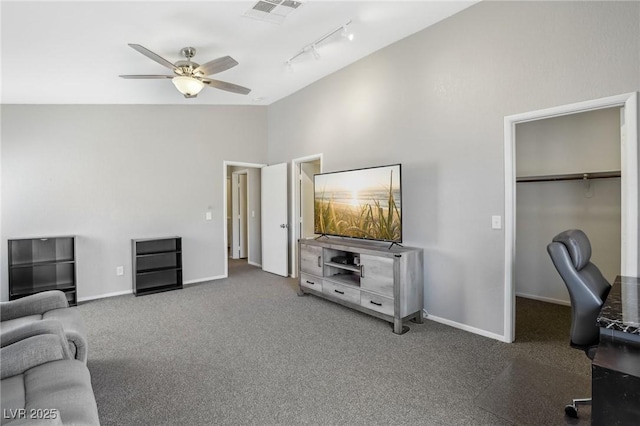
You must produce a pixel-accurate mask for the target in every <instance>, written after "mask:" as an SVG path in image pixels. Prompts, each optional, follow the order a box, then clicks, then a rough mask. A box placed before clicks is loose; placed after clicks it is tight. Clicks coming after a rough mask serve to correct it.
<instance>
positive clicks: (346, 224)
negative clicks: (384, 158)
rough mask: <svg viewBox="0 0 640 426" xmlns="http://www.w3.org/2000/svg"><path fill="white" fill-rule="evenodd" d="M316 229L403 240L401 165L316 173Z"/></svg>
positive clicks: (373, 237)
mask: <svg viewBox="0 0 640 426" xmlns="http://www.w3.org/2000/svg"><path fill="white" fill-rule="evenodd" d="M314 196H315V200H314V202H315V208H314V214H315V232H316V233H317V234H324V235H340V236H346V237H353V238H365V239H374V240H384V241H395V242H401V241H402V220H401V217H402V216H401V205H400V203H401V201H400V166H399V165H396V166H388V167H380V168H372V169H361V170H351V171H348V172H340V173H328V174H322V175H316V176H315V195H314Z"/></svg>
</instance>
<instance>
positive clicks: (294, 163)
mask: <svg viewBox="0 0 640 426" xmlns="http://www.w3.org/2000/svg"><path fill="white" fill-rule="evenodd" d="M316 160H317V161H320V173H322V172H323V166H322V163H323V162H322V154H321V153H320V154H312V155H307V156H305V157H298V158H294V159H293V160H291V170H292V173H291V222H292V223H294V224H295V226H294V227H293V228H294V231H293V232H291V242H290V246H291V250H289V252H290V253H291V255H290V260H289V265H291V266H290V268H291V271H289V275H290V276H291V277H292V278H297V276H298V244H297V242H298V239H299V238H300V227H299V226H298V225H299V223H298V217H299V216H300V215H299V212H300V206H299V203H300V199H299V198H300V197H298V194H299V192H300V170H299V167H298V166H299V165H300V163H310V162H312V161H316Z"/></svg>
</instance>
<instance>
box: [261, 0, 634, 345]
mask: <svg viewBox="0 0 640 426" xmlns="http://www.w3.org/2000/svg"><path fill="white" fill-rule="evenodd" d="M639 16H640V3H637V2H620V3H618V2H603V3H592V2H549V3H545V2H481V3H479V4H477V5H474V6H472V7H470V8H468V9H466V10H465V11H463V12H461V13H459V14H457V15H454V16H453V17H451V18H449V19H447V20H445V21H443V22H441V23H439V24H436V25H435V26H433V27H430V28H428V29H426V30H424V31H422V32H419V33H417V34H415V35H413V36H411V37H408V38H406V39H404V40H402V41H400V42H398V43H395V44H393V45H391V46H389V47H387V48H385V49H383V50H381V51H379V52H377V53H375V54H373V55H370V56H368V57H366V58H364V59H362V60H361V61H359V62H357V63H356V64H354V65H352V66H349V67H347V68H344V69H342V70H341V71H339V72H337V73H335V74H333V75H331V76H328V77H326V78H325V79H323V80H321V81H319V82H317V83H315V84H313V85H311V86H308V87H307V88H305V89H303V90H301V91H299V92H297V93H295V94H293V95H291V96H289V97H288V98H285V99H284V100H281V101H279V102H277V103H275V104H273V105H271V106H270V107H269V111H268V117H269V150H268V161H269V162H270V163H276V162H282V161H288V160H289V159H291V158H296V157H302V156H305V155H310V154H312V153H317V152H318V151H319V149H320V150H321V151H322V153H323V154H324V157H323V161H324V165H323V166H324V170H325V171H334V170H340V169H350V168H355V167H364V166H373V165H381V164H390V163H396V162H400V163H402V166H403V168H402V172H403V184H404V185H403V219H404V239H405V242H406V244H407V245H415V246H419V247H423V248H424V249H425V306H426V309H427V311H428V312H429V314H431V315H433V316H437V317H440V318H443V319H446V320H449V321H453V322H456V323H458V324H460V325H462V326H465V327H469V328H472V329H476V330H479V331H481V332H486V333H493V334H496V335H500V336H501V335H503V332H504V330H503V326H504V318H503V312H504V306H503V303H504V266H505V265H504V248H505V245H504V232H503V231H502V230H492V229H491V216H492V215H504V177H503V173H504V168H503V161H504V160H503V155H504V152H503V144H504V135H503V123H504V117H505V116H507V115H512V114H517V113H522V112H526V111H532V110H538V109H542V108H547V107H552V106H556V105H564V104H569V103H574V102H579V101H584V100H589V99H595V98H600V97H604V96H610V95H615V94H620V93H626V92H631V91H637V90H640V72H639V70H640V57H639V56H640V26H639V25H638V17H639Z"/></svg>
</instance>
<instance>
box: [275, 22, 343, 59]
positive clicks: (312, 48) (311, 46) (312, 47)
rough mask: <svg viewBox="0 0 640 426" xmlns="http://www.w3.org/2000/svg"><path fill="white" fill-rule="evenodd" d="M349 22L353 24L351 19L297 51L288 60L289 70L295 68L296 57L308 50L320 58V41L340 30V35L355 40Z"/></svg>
mask: <svg viewBox="0 0 640 426" xmlns="http://www.w3.org/2000/svg"><path fill="white" fill-rule="evenodd" d="M349 24H351V20H349V21H348V22H346V23H344V24H343V25H340V26H339V27H338V28H336V29H335V30H333V31H330V32H328V33H327V34H325V35H323V36H322V37H320V38H319V39H317V40H316V41H314V42H312V43H309V44H307V45H306V46H305V47H303V48H302V49H300V51H299V52H298V53H296V54H295V55H293V56H292V57H290V58H289V59H287V62H286V65H287V69H288V70H293V66H292V61H293V60H294V59H296V58H297V57H298V56H300V55H302V54H304V53H307V52H311V54H312V55H313V57H314V58H316V59H320V52H319V51H318V45H319V44H320V43H322V42H324V41H325V40H327V39H328V38H329V37H331V36H332V35H334V34H336V33H338V32H339V33H340V35H341V36H342V37H344V38H346V39H347V40H349V41H352V40H353V33H350V32H349V31H348V28H347V27H348V25H349Z"/></svg>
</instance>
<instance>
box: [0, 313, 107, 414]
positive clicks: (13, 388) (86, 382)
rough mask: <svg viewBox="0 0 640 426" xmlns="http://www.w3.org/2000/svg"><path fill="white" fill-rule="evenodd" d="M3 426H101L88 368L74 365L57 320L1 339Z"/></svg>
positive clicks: (23, 327) (23, 328)
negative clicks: (67, 425)
mask: <svg viewBox="0 0 640 426" xmlns="http://www.w3.org/2000/svg"><path fill="white" fill-rule="evenodd" d="M0 370H1V379H2V380H1V387H2V398H1V405H2V407H1V408H2V413H3V416H2V418H1V419H0V422H1V424H2V425H11V426H18V425H66V424H69V425H99V424H100V420H99V417H98V408H97V405H96V401H95V397H94V395H93V388H92V387H91V376H90V374H89V370H88V369H87V366H86V365H85V364H84V363H82V362H79V361H77V360H74V359H73V358H72V356H71V353H70V351H69V345H68V343H67V337H66V335H65V333H64V331H63V329H62V326H61V325H60V322H58V321H55V320H42V321H34V322H31V323H27V324H23V325H21V326H19V327H16V328H14V329H12V330H10V331H7V332H4V333H2V335H1V336H0Z"/></svg>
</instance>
